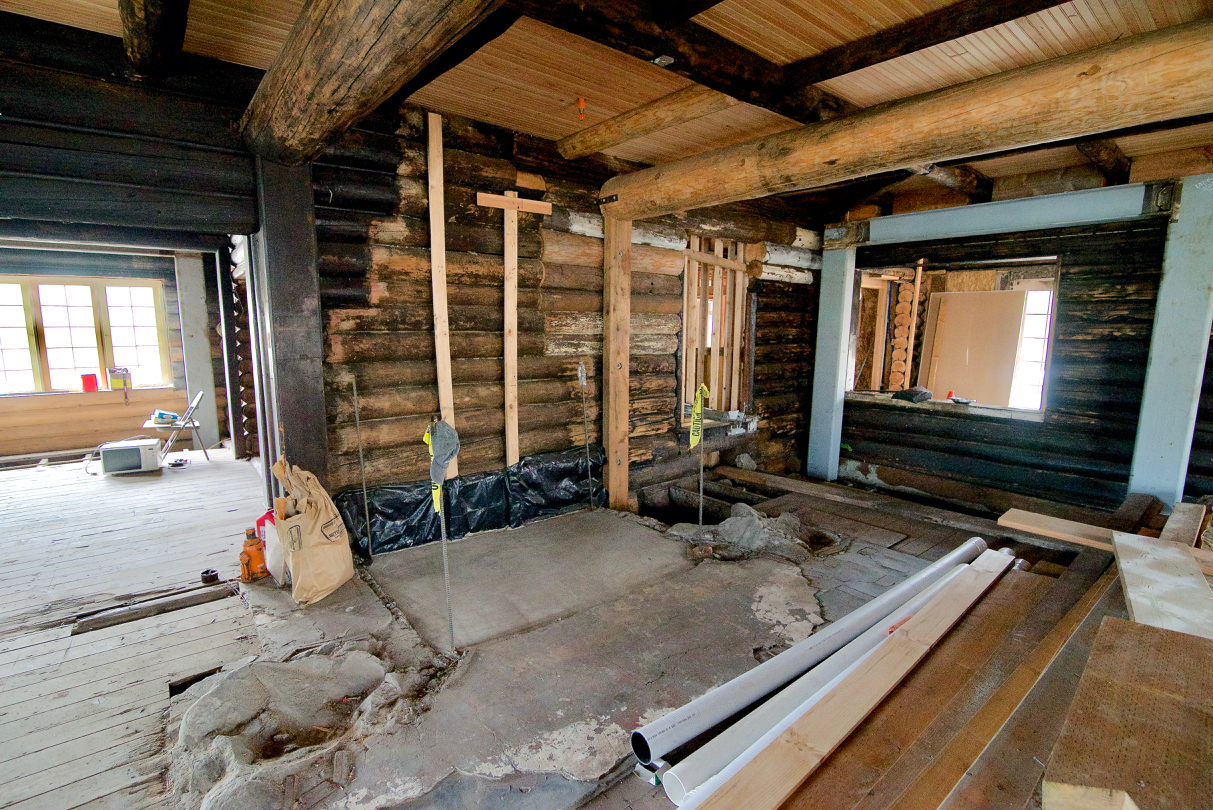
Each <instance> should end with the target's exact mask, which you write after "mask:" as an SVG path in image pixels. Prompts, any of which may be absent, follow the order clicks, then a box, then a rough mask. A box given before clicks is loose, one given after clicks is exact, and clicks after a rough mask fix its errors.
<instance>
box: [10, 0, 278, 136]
mask: <svg viewBox="0 0 1213 810" xmlns="http://www.w3.org/2000/svg"><path fill="white" fill-rule="evenodd" d="M177 1H178V0H168V2H177ZM111 8H112V6H111ZM0 54H2V55H3V57H2V58H3V59H5V60H8V61H10V62H11V63H12V65H6V66H5V67H4V70H5V71H7V70H10V69H12V68H14V67H15V66H16V64H17V63H22V64H23V65H26V66H39V67H43V68H50V69H52V70H55V71H59V72H63V73H71V74H77V75H78V76H80V77H92V78H94V79H102V80H104V81H105V82H106V83H107V84H117V85H123V86H125V87H126V88H127V89H130V90H133V89H135V88H138V89H139V90H140V91H142V92H147V91H167V92H169V93H173V94H176V95H179V96H185V97H191V98H194V99H205V100H209V101H211V102H213V103H216V104H218V105H219V106H222V107H229V106H234V108H235V110H236V116H235V119H238V118H239V113H240V110H242V109H243V108H244V107H245V106H246V105H247V104H248V101H249V99H251V98H252V97H253V93H254V91H256V89H257V85H258V83H259V82H260V81H261V76H262V75H263V71H261V70H257V69H256V68H250V67H245V66H243V65H236V64H233V63H231V62H222V61H220V60H218V59H212V58H209V57H203V56H197V55H194V54H189V53H182V54H180V55H179V56H178V57H177V59H176V60H175V62H174V64H173V70H172V71H171V72H168V73H165V74H162V75H158V76H145V77H139V78H135V77H132V76H131V75H130V63H129V62H127V59H126V54H125V50H124V48H123V43H122V38H121V37H115V36H108V35H106V34H98V33H94V32H92V31H86V30H84V29H83V28H74V27H70V26H66V25H59V24H57V23H50V22H45V21H43V20H38V19H35V18H33V17H27V16H24V15H21V14H12V13H9V12H3V11H0ZM0 72H2V71H0ZM39 101H41V102H43V103H46V104H49V102H50V99H47V98H45V97H43V98H41V99H39ZM12 114H13V113H12V112H10V111H9V110H8V109H7V108H6V109H5V115H12ZM235 119H233V120H235ZM162 123H163V124H164V125H166V127H168V128H171V125H173V124H179V123H180V122H179V121H174V120H171V119H170V120H166V121H164V122H162ZM233 134H234V133H233Z"/></svg>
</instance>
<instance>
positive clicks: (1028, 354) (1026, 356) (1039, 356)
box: [1019, 338, 1049, 363]
mask: <svg viewBox="0 0 1213 810" xmlns="http://www.w3.org/2000/svg"><path fill="white" fill-rule="evenodd" d="M1048 345H1049V342H1048V341H1047V340H1042V339H1037V338H1024V340H1023V343H1021V344H1020V347H1019V356H1020V358H1021V359H1022V360H1023V361H1025V362H1028V363H1043V362H1044V361H1045V349H1046V347H1048Z"/></svg>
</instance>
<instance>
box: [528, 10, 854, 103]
mask: <svg viewBox="0 0 1213 810" xmlns="http://www.w3.org/2000/svg"><path fill="white" fill-rule="evenodd" d="M510 6H511V7H513V8H516V9H518V10H520V11H522V12H523V13H524V14H526V16H528V17H531V18H532V19H536V20H539V21H540V22H543V23H546V24H548V25H550V26H552V27H553V28H559V29H560V30H562V31H567V32H569V33H571V34H576V35H577V36H580V37H584V38H586V39H589V40H592V41H594V42H597V43H599V44H601V45H606V46H607V47H609V48H614V49H615V50H617V51H622V52H624V53H628V54H631V55H632V56H636V57H639V58H641V59H644V60H645V61H648V62H651V61H653V60H654V59H656V58H657V57H659V56H670V57H673V59H674V61H673V63H671V64H670V65H669V66H668V69H669V70H670V71H671V72H673V73H677V74H678V75H680V76H685V77H686V78H688V79H691V80H692V81H695V82H698V83H699V84H702V85H705V86H707V87H710V88H712V89H713V90H717V91H719V92H721V93H724V94H726V95H729V96H732V97H733V98H737V99H740V100H742V101H746V102H749V103H750V104H754V105H756V106H759V107H765V108H767V109H769V110H774V111H775V112H778V113H780V114H782V115H786V116H787V117H789V118H791V119H793V120H795V121H799V122H801V123H812V122H815V121H826V120H829V119H831V118H836V117H838V116H840V115H846V114H847V113H850V112H853V111H854V110H855V109H856V108H855V106H854V105H853V104H851V103H850V102H847V101H844V100H842V99H840V98H838V97H837V96H834V95H831V94H829V93H827V92H825V91H823V90H820V89H818V88H816V87H812V86H810V85H809V84H808V83H802V84H800V85H799V86H797V87H795V88H794V89H793V90H791V91H788V90H787V89H786V87H785V86H784V83H783V68H781V67H780V66H779V65H776V64H775V63H773V62H770V61H768V60H766V59H763V58H762V57H760V56H758V55H756V54H754V53H753V52H752V51H749V50H746V49H745V48H743V47H741V46H740V45H737V44H736V43H734V42H732V41H731V40H728V39H725V38H724V37H722V36H720V35H719V34H716V33H714V32H712V31H709V30H708V29H707V28H704V27H703V26H700V25H697V24H695V23H692V22H684V23H681V24H677V25H662V24H661V23H659V22H657V21H656V20H654V19H653V18H652V16H650V14H649V11H648V8H647V7H646V6H647V4H646V3H645V2H643V0H602V1H601V2H578V1H577V0H510Z"/></svg>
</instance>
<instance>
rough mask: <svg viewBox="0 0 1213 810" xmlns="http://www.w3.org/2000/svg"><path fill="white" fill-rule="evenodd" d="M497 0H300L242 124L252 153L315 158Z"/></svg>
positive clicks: (293, 160)
mask: <svg viewBox="0 0 1213 810" xmlns="http://www.w3.org/2000/svg"><path fill="white" fill-rule="evenodd" d="M499 5H501V0H308V2H307V3H305V4H304V7H303V10H302V11H301V12H300V13H299V19H298V20H297V21H296V22H295V26H294V27H293V28H292V29H291V33H290V34H289V35H288V37H287V40H286V44H285V45H284V46H283V48H282V51H281V52H280V53H279V54H278V57H277V59H275V60H274V63H273V64H272V65H271V66H270V69H269V70H268V71H267V72H266V74H265V78H264V79H263V80H262V82H261V85H260V86H259V87H258V88H257V93H256V95H254V97H253V100H252V102H251V103H250V104H249V107H248V110H246V111H245V114H244V120H243V122H242V130H243V134H244V139H245V141H246V142H247V143H248V145H249V147H250V148H251V149H252V150H253V152H255V153H256V154H258V155H260V156H261V157H263V158H266V159H267V160H273V161H276V162H279V163H288V164H298V163H304V162H307V161H308V160H311V159H312V158H314V157H315V156H316V155H317V154H319V153H320V151H321V150H322V149H323V148H324V147H325V145H326V144H327V143H328V142H329V141H331V140H332V139H333V138H334V137H336V136H337V135H339V134H340V133H342V132H344V131H345V130H346V129H347V128H348V127H349V126H350V125H351V124H353V123H354V122H356V121H358V120H359V119H361V118H363V117H364V116H366V115H367V114H369V113H370V112H371V111H372V110H374V109H375V108H376V107H377V106H379V104H380V103H381V102H383V101H384V100H385V99H387V98H388V97H389V96H391V95H392V93H394V92H395V91H396V90H398V89H400V88H401V87H402V86H403V85H404V84H405V83H406V82H408V81H409V80H410V79H412V78H413V77H414V76H416V75H417V74H418V73H420V72H421V71H422V70H423V69H424V68H425V67H426V66H427V65H429V64H430V63H431V62H433V61H434V60H435V59H437V58H438V57H440V56H441V55H442V54H443V53H444V52H445V51H446V50H447V49H449V48H450V47H451V46H453V45H454V44H455V43H456V42H458V41H459V39H460V38H461V37H462V36H463V35H464V34H466V33H468V32H469V31H471V30H473V29H474V28H476V26H477V25H478V24H479V23H480V22H482V21H483V20H484V19H486V18H487V17H488V16H489V15H490V14H491V13H492V12H493V11H495V10H496V8H497V7H498V6H499Z"/></svg>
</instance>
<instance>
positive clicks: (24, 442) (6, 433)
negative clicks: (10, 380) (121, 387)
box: [0, 388, 214, 456]
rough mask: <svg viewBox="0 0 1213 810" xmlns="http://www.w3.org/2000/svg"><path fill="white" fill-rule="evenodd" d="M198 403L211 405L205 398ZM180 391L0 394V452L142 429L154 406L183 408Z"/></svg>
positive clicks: (67, 445)
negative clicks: (125, 394)
mask: <svg viewBox="0 0 1213 810" xmlns="http://www.w3.org/2000/svg"><path fill="white" fill-rule="evenodd" d="M204 400H205V401H204V402H203V403H202V405H201V406H199V407H203V408H206V407H210V408H214V400H213V399H210V398H204ZM188 404H189V401H188V398H187V397H186V395H185V392H184V391H176V390H174V389H172V388H136V389H133V390H132V391H131V392H130V404H129V405H128V404H126V403H125V402H124V401H123V398H122V392H121V391H96V392H90V393H83V392H79V393H70V394H69V393H64V394H33V395H30V396H8V397H0V456H17V455H25V454H28V453H50V452H53V451H56V450H79V449H84V448H87V449H92V448H94V447H96V446H97V445H98V444H100V443H101V442H107V441H121V440H122V439H126V438H129V437H131V436H136V435H139V434H141V433H144V432H145V431H144V430H143V428H142V425H143V422H144V421H145V420H146V419H147V418H148V416H149V415H150V414H151V412H152V411H153V410H154V409H156V408H162V409H164V410H169V411H175V412H176V413H182V412H183V411H184V410H185V408H186V406H187V405H188Z"/></svg>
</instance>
